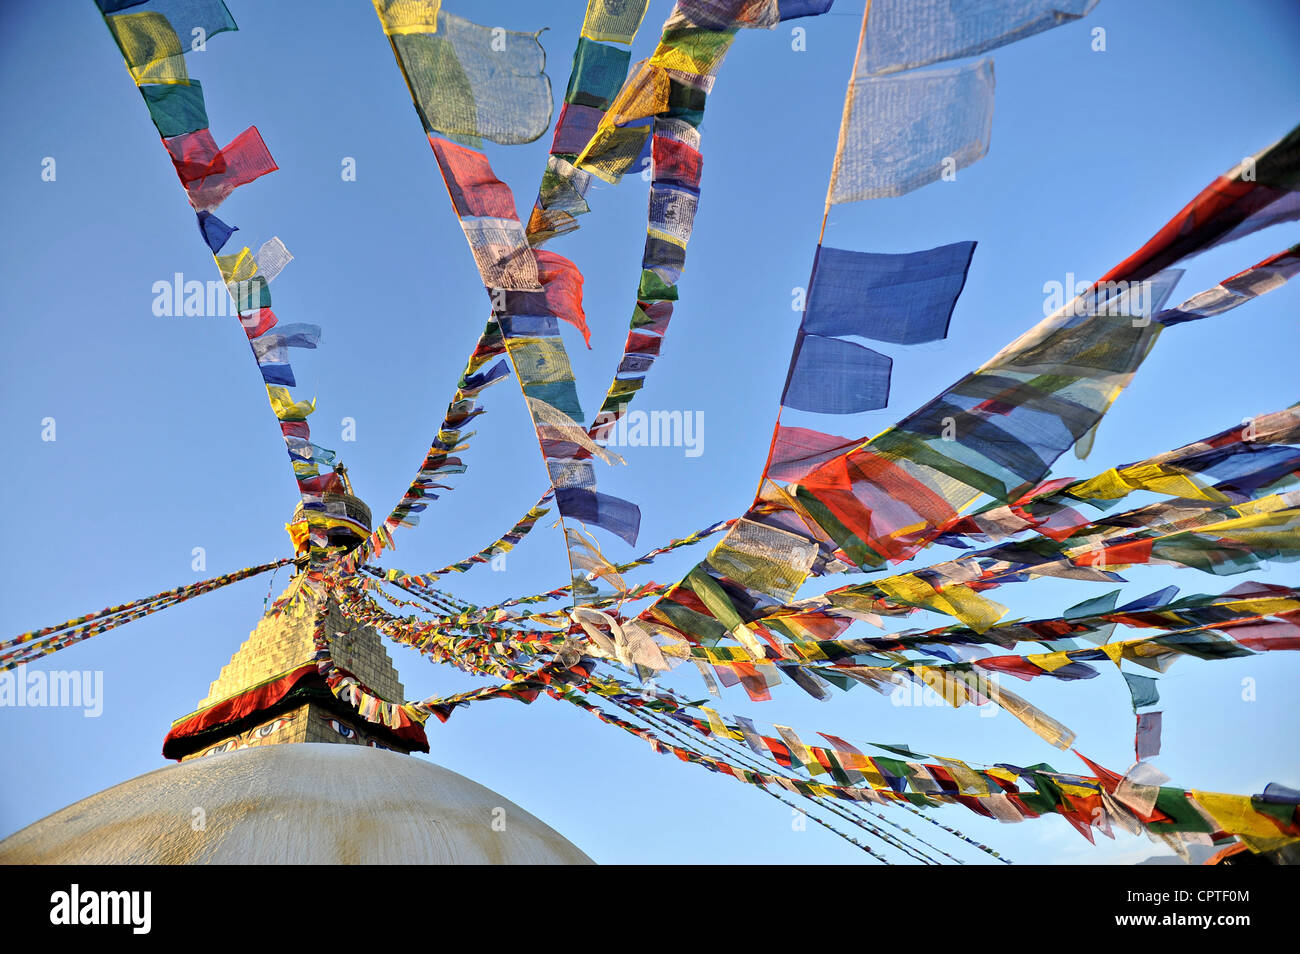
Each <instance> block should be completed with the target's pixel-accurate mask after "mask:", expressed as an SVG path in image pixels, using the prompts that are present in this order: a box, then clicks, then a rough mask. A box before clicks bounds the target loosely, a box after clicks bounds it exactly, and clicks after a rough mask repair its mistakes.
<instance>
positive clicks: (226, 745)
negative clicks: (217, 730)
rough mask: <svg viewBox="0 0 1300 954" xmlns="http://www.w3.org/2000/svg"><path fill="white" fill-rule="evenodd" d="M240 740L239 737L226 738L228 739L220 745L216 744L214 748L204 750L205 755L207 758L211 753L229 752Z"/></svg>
mask: <svg viewBox="0 0 1300 954" xmlns="http://www.w3.org/2000/svg"><path fill="white" fill-rule="evenodd" d="M238 742H239V740H238V739H226V741H224V742H222V743H221V744H220V745H214V746H213V747H212V748H210V749H208V750H207V751H206V752H204V753H203V757H204V758H207V757H208V756H209V755H217V754H218V753H221V752H229V751H230V750H231V749H233V748H235V746H236V744H237V743H238Z"/></svg>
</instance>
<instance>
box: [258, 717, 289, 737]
mask: <svg viewBox="0 0 1300 954" xmlns="http://www.w3.org/2000/svg"><path fill="white" fill-rule="evenodd" d="M283 727H284V720H283V719H276V720H275V721H274V722H268V723H267V724H266V725H259V726H258V727H257V728H256V729H254V730H253V738H254V739H265V738H266V737H267V736H270V735H272V734H273V733H275V732H277V731H278V730H280V729H281V728H283Z"/></svg>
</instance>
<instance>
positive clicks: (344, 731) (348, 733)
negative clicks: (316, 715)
mask: <svg viewBox="0 0 1300 954" xmlns="http://www.w3.org/2000/svg"><path fill="white" fill-rule="evenodd" d="M326 721H327V722H329V724H330V728H331V729H333V730H334V731H335V732H337V733H338V734H339V735H341V736H343V738H345V739H355V738H356V737H357V730H356V729H354V728H352V726H350V725H344V724H343V723H342V722H340V721H339V720H338V719H327V720H326Z"/></svg>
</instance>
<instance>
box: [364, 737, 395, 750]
mask: <svg viewBox="0 0 1300 954" xmlns="http://www.w3.org/2000/svg"><path fill="white" fill-rule="evenodd" d="M366 745H368V746H370V747H371V748H372V749H383V750H384V751H385V752H391V751H393V750H392V749H391V748H390V747H389V746H387V745H380V744H379V743H378V742H376V741H374V740H373V739H372V740H371V741H369V742H367V743H366Z"/></svg>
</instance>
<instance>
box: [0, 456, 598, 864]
mask: <svg viewBox="0 0 1300 954" xmlns="http://www.w3.org/2000/svg"><path fill="white" fill-rule="evenodd" d="M340 477H341V481H340V483H341V485H342V486H341V488H340V490H341V492H338V493H327V494H323V495H322V502H323V506H324V508H325V511H326V512H327V513H329V514H330V515H331V519H330V521H329V523H330V524H331V525H330V527H329V529H328V531H327V532H328V539H329V544H330V545H331V546H345V547H350V546H355V545H356V544H358V543H360V542H361V540H362V539H364V538H365V536H366V535H367V534H368V533H369V532H370V511H369V509H368V508H367V507H366V506H365V504H364V503H362V502H361V500H360V499H358V498H357V497H356V496H355V495H354V494H353V493H352V488H351V485H350V484H349V483H348V482H347V477H346V473H341V474H340ZM288 529H289V532H290V536H291V537H293V538H294V541H295V544H296V545H297V546H298V549H299V551H300V552H303V553H305V551H306V522H305V516H304V514H303V513H302V511H301V508H299V511H298V512H296V513H295V514H294V520H293V521H291V522H290V524H289V525H288ZM304 565H305V561H304ZM290 588H291V589H294V588H297V589H298V590H300V591H301V592H300V594H299V598H298V599H296V600H294V601H293V602H292V603H289V604H287V605H285V606H283V607H282V609H281V611H280V612H274V611H273V612H272V613H270V614H268V615H266V616H265V617H263V619H262V620H261V621H260V622H259V623H258V625H257V627H256V628H255V629H254V630H253V631H252V633H251V634H250V635H249V637H248V639H247V640H246V641H245V642H244V644H243V645H242V646H240V648H239V650H238V651H237V652H236V653H235V654H234V656H232V657H231V660H230V662H229V664H227V665H226V666H225V667H224V668H223V669H222V670H221V673H220V674H219V675H218V677H217V679H216V680H215V681H214V682H213V683H212V685H211V687H210V689H209V691H208V694H207V696H206V697H205V698H204V699H203V700H201V701H200V703H199V707H198V709H197V710H196V711H195V712H193V713H191V714H190V715H187V716H184V717H182V718H181V719H178V720H177V721H176V722H175V723H173V725H172V728H171V731H170V732H169V733H168V734H167V737H166V739H165V741H164V744H163V754H164V755H165V756H166V757H168V758H172V759H176V760H177V761H178V763H179V764H176V765H171V766H168V767H165V768H161V769H158V770H157V771H154V772H149V773H147V774H145V775H141V776H138V777H137V778H134V779H131V780H130V781H127V782H123V783H122V784H120V785H116V786H114V787H112V788H109V789H106V790H104V791H102V792H99V793H98V794H96V795H92V796H90V797H89V798H85V799H82V800H81V801H79V802H76V803H75V804H73V805H70V806H68V807H67V808H64V809H62V810H61V811H58V812H55V813H54V814H52V815H49V816H47V817H46V818H43V819H41V820H40V821H38V822H36V823H34V824H32V825H30V826H28V827H27V828H24V829H23V830H21V831H19V832H17V833H16V834H14V835H12V836H10V837H9V838H7V839H5V840H4V841H0V863H3V864H191V863H208V864H402V865H411V864H590V863H591V859H590V858H588V857H587V856H586V855H585V854H584V853H583V852H582V851H580V850H579V849H578V848H576V847H575V846H574V845H573V844H571V843H570V842H569V841H567V840H566V839H565V838H564V837H563V836H561V835H560V834H559V833H558V832H556V831H555V830H554V829H552V828H550V827H549V826H547V825H546V824H545V823H543V822H542V821H540V820H539V819H538V818H536V817H535V816H533V815H531V814H529V813H528V812H527V811H525V810H524V809H522V808H520V807H519V806H518V805H516V804H514V803H513V802H511V801H509V800H507V799H506V798H504V797H502V796H501V795H498V794H496V793H495V792H493V791H491V790H490V789H488V788H485V787H483V786H482V785H479V784H477V783H475V782H473V781H471V780H469V779H467V778H465V777H463V776H461V775H458V774H456V773H455V772H452V771H449V770H447V769H445V768H442V767H440V766H438V765H435V764H433V763H431V762H428V761H425V760H424V759H419V758H415V757H413V756H412V755H411V753H412V752H428V751H429V745H428V740H427V738H426V736H425V733H424V730H423V728H422V727H421V726H420V725H419V724H416V723H412V724H410V725H403V726H400V727H398V728H395V729H392V728H388V727H387V726H385V725H382V724H378V723H374V722H370V721H367V720H366V719H363V718H362V717H361V716H360V715H359V714H358V713H357V711H356V709H354V708H352V707H351V706H349V705H348V704H347V703H345V702H342V701H340V700H339V699H337V698H336V697H335V695H334V694H333V693H332V692H331V691H330V689H329V686H328V685H327V684H326V682H325V679H324V678H323V677H322V676H321V675H320V674H319V672H318V671H317V667H316V664H315V661H314V656H315V651H316V646H315V642H314V631H315V620H316V617H317V611H318V609H319V608H320V602H319V601H320V599H322V597H318V596H316V595H315V594H313V593H312V592H311V591H310V590H308V589H307V588H305V587H301V580H300V578H299V577H295V579H294V581H293V582H292V583H291V584H290ZM288 592H289V591H286V594H288ZM323 599H326V600H328V601H329V603H328V606H327V608H326V614H327V615H326V627H325V632H326V634H327V639H328V640H329V644H330V652H331V656H332V658H333V661H334V663H335V665H336V666H337V667H338V668H339V669H341V670H343V671H345V672H347V673H349V674H350V675H352V676H354V677H355V678H356V679H357V680H358V681H359V682H360V683H361V684H362V685H363V686H364V687H365V688H366V689H367V690H368V691H369V692H370V693H372V694H373V695H376V696H378V697H380V698H382V699H384V700H387V701H391V702H401V701H402V700H403V699H404V691H403V688H402V683H401V680H400V679H399V677H398V674H397V670H396V669H395V668H394V666H393V663H392V660H391V659H389V657H388V653H387V652H386V651H385V649H384V646H383V644H382V642H381V640H380V636H379V633H377V632H376V631H375V630H374V629H372V628H370V627H368V626H362V625H359V624H357V623H355V622H353V621H352V620H350V619H348V618H347V617H345V615H344V614H343V613H342V611H341V610H340V608H339V606H338V605H337V603H336V602H335V601H334V600H333V598H332V597H329V596H326V597H323Z"/></svg>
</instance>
